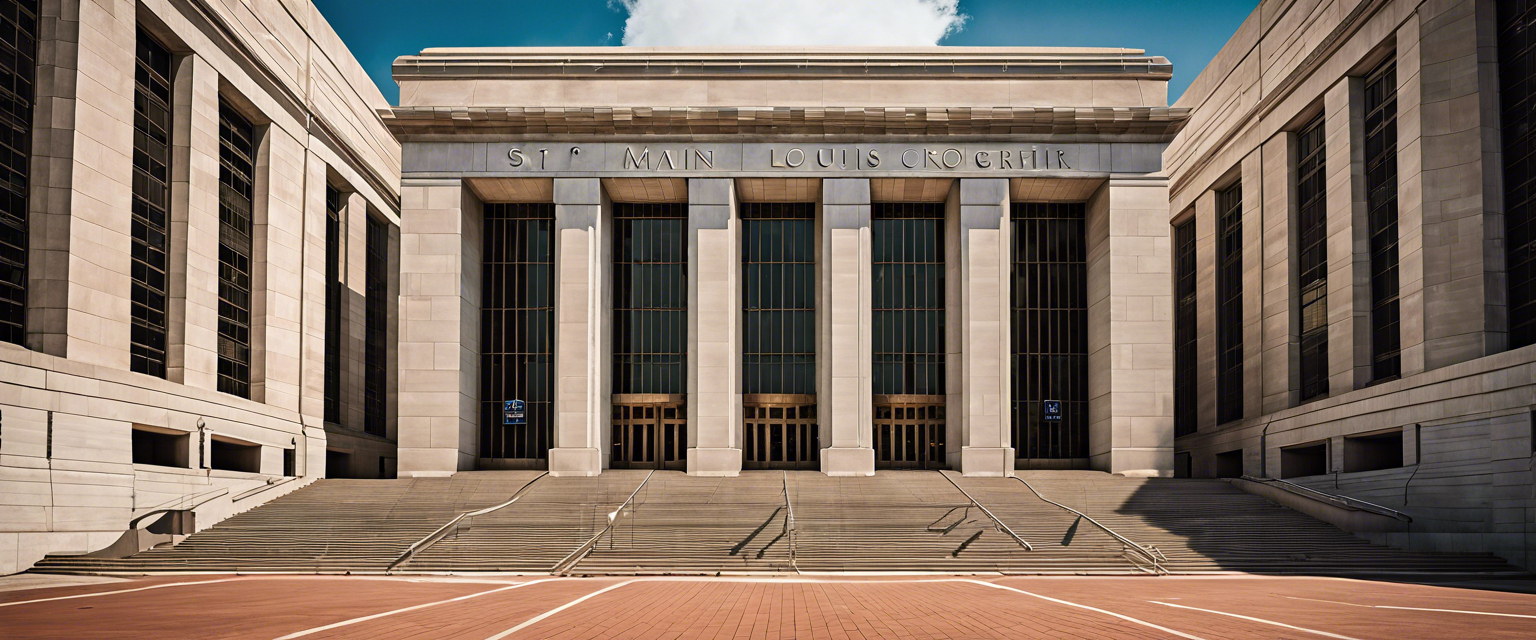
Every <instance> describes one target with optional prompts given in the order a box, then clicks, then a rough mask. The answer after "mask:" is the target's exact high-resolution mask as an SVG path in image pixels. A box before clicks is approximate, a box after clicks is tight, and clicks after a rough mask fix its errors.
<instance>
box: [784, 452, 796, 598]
mask: <svg viewBox="0 0 1536 640" xmlns="http://www.w3.org/2000/svg"><path fill="white" fill-rule="evenodd" d="M784 509H785V510H786V511H787V512H788V514H789V515H788V517H786V518H785V519H784V535H785V537H787V538H789V566H791V567H794V568H795V572H796V573H798V572H799V571H800V565H799V564H798V563H797V562H796V560H795V505H794V503H792V502H790V501H789V472H788V471H785V472H784Z"/></svg>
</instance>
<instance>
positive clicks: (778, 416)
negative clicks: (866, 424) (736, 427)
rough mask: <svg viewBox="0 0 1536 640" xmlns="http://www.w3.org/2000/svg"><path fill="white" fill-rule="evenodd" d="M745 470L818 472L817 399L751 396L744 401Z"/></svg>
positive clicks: (743, 437) (819, 443)
mask: <svg viewBox="0 0 1536 640" xmlns="http://www.w3.org/2000/svg"><path fill="white" fill-rule="evenodd" d="M742 408H743V415H744V416H745V419H744V420H743V422H742V434H741V454H742V455H741V457H742V463H741V466H742V468H743V469H818V468H820V466H821V465H820V461H821V460H820V459H821V439H820V434H819V432H818V431H819V430H818V429H817V423H816V396H814V395H798V394H748V395H747V396H746V398H745V401H744V402H743V407H742Z"/></svg>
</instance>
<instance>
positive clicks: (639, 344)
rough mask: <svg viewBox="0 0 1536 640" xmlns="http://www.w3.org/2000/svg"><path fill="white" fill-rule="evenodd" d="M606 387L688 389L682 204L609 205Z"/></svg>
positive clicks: (628, 390)
mask: <svg viewBox="0 0 1536 640" xmlns="http://www.w3.org/2000/svg"><path fill="white" fill-rule="evenodd" d="M613 222H614V225H613V226H614V234H613V393H615V394H619V393H672V394H682V393H687V392H688V368H687V359H686V358H687V349H688V205H687V204H682V203H663V204H632V203H615V204H614V205H613Z"/></svg>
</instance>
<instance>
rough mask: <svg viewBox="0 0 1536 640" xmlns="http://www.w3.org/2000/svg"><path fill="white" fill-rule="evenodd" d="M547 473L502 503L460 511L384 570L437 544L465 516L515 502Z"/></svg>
mask: <svg viewBox="0 0 1536 640" xmlns="http://www.w3.org/2000/svg"><path fill="white" fill-rule="evenodd" d="M547 475H549V472H548V471H545V472H544V473H541V474H539V475H537V476H535V477H534V478H533V479H532V480H529V481H528V482H525V483H523V486H521V487H518V489H517V491H513V492H512V498H511V499H509V500H507V501H506V502H503V503H501V504H498V505H495V506H490V507H486V508H484V509H476V510H474V511H465V512H463V513H460V514H459V515H457V516H454V517H453V519H452V520H449V521H448V522H446V523H444V524H443V526H441V527H438V528H437V530H435V531H433V532H432V533H429V534H427V535H426V537H424V538H422V539H420V540H417V541H416V542H413V543H411V546H409V547H406V549H405V552H404V553H401V554H400V557H398V558H395V561H394V562H391V563H389V566H388V567H386V568H385V569H384V570H385V571H390V570H393V569H394V568H395V567H398V566H400V565H402V564H405V563H406V562H409V561H410V560H411V558H413V557H415V556H416V554H418V553H421V552H422V551H425V550H426V549H427V547H430V546H432V545H434V544H437V542H438V541H439V540H442V539H443V538H446V537H448V530H449V529H453V531H454V532H455V533H457V532H458V529H459V523H460V522H462V521H463V520H464V519H465V518H475V517H477V516H483V515H485V514H487V513H491V512H493V511H497V510H499V509H503V508H505V507H509V506H512V503H514V502H517V501H518V500H521V499H522V498H523V493H524V492H526V491H527V490H528V488H529V487H532V486H533V483H535V482H538V481H539V480H541V479H543V478H544V476H547Z"/></svg>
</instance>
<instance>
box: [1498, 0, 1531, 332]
mask: <svg viewBox="0 0 1536 640" xmlns="http://www.w3.org/2000/svg"><path fill="white" fill-rule="evenodd" d="M1494 5H1495V6H1496V7H1497V9H1496V11H1497V13H1498V16H1497V20H1498V48H1499V103H1500V113H1501V120H1500V123H1499V124H1500V126H1499V131H1500V133H1501V135H1502V136H1503V138H1504V140H1503V142H1504V145H1503V151H1504V153H1503V156H1504V250H1505V252H1506V256H1505V260H1506V262H1505V268H1506V269H1508V272H1507V273H1506V277H1507V278H1508V283H1509V301H1508V304H1509V347H1510V348H1511V349H1517V348H1520V347H1524V346H1526V345H1531V344H1536V171H1533V170H1532V163H1533V162H1536V157H1533V154H1536V64H1532V62H1531V61H1532V60H1533V59H1536V29H1532V28H1531V25H1532V24H1533V23H1536V3H1530V2H1496V3H1494Z"/></svg>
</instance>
